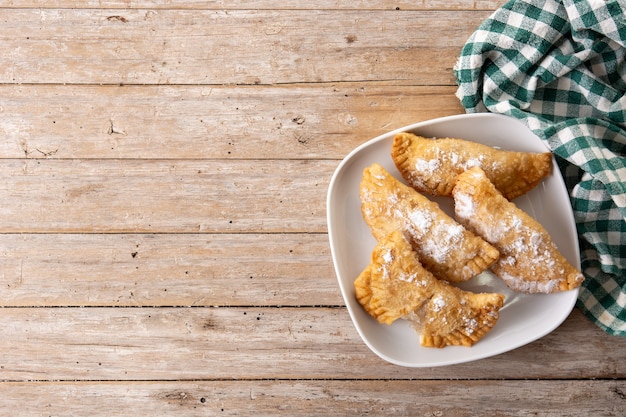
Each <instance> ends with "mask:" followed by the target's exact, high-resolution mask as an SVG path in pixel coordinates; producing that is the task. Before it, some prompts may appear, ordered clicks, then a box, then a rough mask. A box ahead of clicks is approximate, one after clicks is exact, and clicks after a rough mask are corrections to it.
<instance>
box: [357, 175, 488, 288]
mask: <svg viewBox="0 0 626 417" xmlns="http://www.w3.org/2000/svg"><path fill="white" fill-rule="evenodd" d="M360 193H361V212H362V214H363V219H364V220H365V222H366V223H367V225H368V226H369V227H370V230H371V231H372V234H373V235H374V237H375V238H376V240H380V239H383V238H384V237H385V236H387V235H388V234H389V233H391V232H392V231H394V230H399V231H401V232H403V233H404V234H405V236H406V238H407V239H408V240H409V241H410V242H411V245H412V246H413V249H414V250H415V251H416V252H417V253H418V255H419V257H420V260H421V262H422V263H423V264H424V266H425V267H426V268H427V269H428V270H430V271H431V272H432V273H433V274H435V275H436V276H437V277H438V278H440V279H444V280H446V281H450V282H461V281H467V280H468V279H470V278H472V277H474V276H475V275H477V274H479V273H481V272H482V271H484V270H485V269H487V268H488V267H489V266H490V265H491V264H493V262H494V261H495V260H496V259H497V258H498V256H499V253H498V251H497V250H496V249H495V248H494V247H493V246H491V245H490V244H489V243H487V242H485V241H484V240H483V239H481V238H480V237H478V236H476V235H474V234H473V233H471V232H470V231H469V230H467V229H465V228H464V227H463V226H462V225H460V224H459V223H457V222H456V221H455V220H454V219H453V218H451V217H450V216H448V215H447V214H446V213H444V211H443V210H441V209H440V208H439V206H438V205H437V203H435V202H433V201H430V200H429V199H428V198H427V197H425V196H423V195H421V194H420V193H418V192H417V191H415V190H414V189H413V188H411V187H409V186H407V185H405V184H403V183H401V182H400V181H399V180H397V179H396V178H395V177H393V176H392V175H391V174H389V172H387V171H386V170H385V169H384V168H383V167H382V166H380V165H378V164H373V165H372V166H370V167H368V168H366V169H365V170H364V172H363V178H362V180H361V188H360Z"/></svg>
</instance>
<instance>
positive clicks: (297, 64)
mask: <svg viewBox="0 0 626 417" xmlns="http://www.w3.org/2000/svg"><path fill="white" fill-rule="evenodd" d="M488 14H489V12H488V11H466V12H463V13H459V12H453V11H413V12H411V11H407V12H397V11H372V10H345V11H338V10H294V11H280V12H279V11H275V10H270V11H268V10H234V11H227V10H178V9H166V10H126V9H124V10H110V11H106V10H86V9H12V8H11V9H0V21H1V22H3V24H2V25H0V41H1V42H0V56H2V57H3V65H2V66H0V83H13V84H20V83H22V84H30V83H44V84H49V83H57V84H65V83H67V84H120V83H123V84H140V85H144V84H195V85H198V84H202V85H221V84H248V85H256V84H276V83H281V84H284V83H299V82H306V83H318V82H339V81H341V82H349V81H357V82H361V81H388V80H394V81H397V82H402V83H411V84H413V85H453V84H454V77H453V74H452V70H451V69H452V66H453V65H454V63H455V62H456V59H457V57H458V54H459V52H460V48H461V47H462V46H463V44H464V43H465V42H466V41H467V38H468V37H469V35H470V34H471V33H472V32H473V30H474V29H475V28H476V27H477V26H478V25H479V23H480V22H481V21H482V20H483V19H485V18H486V17H487V16H488ZM17 34H19V35H17ZM339 63H341V64H339Z"/></svg>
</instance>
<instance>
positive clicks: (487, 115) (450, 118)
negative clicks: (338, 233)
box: [326, 113, 580, 368]
mask: <svg viewBox="0 0 626 417" xmlns="http://www.w3.org/2000/svg"><path fill="white" fill-rule="evenodd" d="M481 118H484V119H506V121H507V122H512V123H514V122H517V123H519V125H520V127H522V128H524V129H526V130H528V131H529V132H530V133H532V134H533V135H534V136H535V137H537V136H536V135H535V134H534V133H533V132H532V131H531V130H530V129H529V128H528V126H526V125H525V124H523V123H522V122H521V121H520V120H519V119H515V118H513V117H511V116H507V115H502V114H496V113H467V114H457V115H451V116H444V117H439V118H435V119H429V120H424V121H420V122H416V123H412V124H409V125H406V126H403V127H399V128H397V129H394V130H391V131H388V132H385V133H383V134H380V135H378V136H376V137H374V138H372V139H369V140H367V141H365V142H364V143H362V144H360V145H358V146H357V147H355V148H354V149H352V150H351V151H350V152H349V153H348V154H347V155H346V156H345V157H344V158H343V159H342V160H341V161H340V163H339V164H338V166H337V167H336V169H335V171H334V172H333V175H332V176H331V179H330V182H329V186H328V193H327V197H326V208H327V210H326V211H327V213H326V217H327V228H328V238H329V242H330V250H331V257H332V261H333V267H334V270H335V276H336V279H337V281H338V284H339V288H340V291H341V294H342V297H343V299H344V300H343V301H344V303H345V305H346V309H347V310H348V313H349V315H350V319H351V321H352V324H353V325H354V327H355V329H356V330H357V332H358V334H359V336H360V338H361V340H362V341H363V342H364V343H365V345H366V346H368V348H369V349H370V350H371V351H372V352H373V353H375V354H376V355H377V356H379V357H380V358H382V359H384V360H385V361H387V362H390V363H392V364H395V365H399V366H403V367H410V368H422V367H439V366H448V365H455V364H460V363H467V362H473V361H477V360H481V359H485V358H489V357H493V356H497V355H500V354H502V353H505V352H509V351H512V350H515V349H518V348H520V347H522V346H525V345H527V344H529V343H532V342H534V341H536V340H539V339H541V338H542V337H545V336H546V335H548V334H550V333H552V332H553V331H554V330H555V329H556V328H558V327H559V326H560V325H561V324H562V323H563V322H564V321H565V320H566V319H567V317H568V316H569V315H570V314H571V312H572V311H573V309H574V307H575V305H576V301H577V298H578V293H579V291H580V288H577V289H573V290H569V291H564V293H571V300H570V302H569V304H567V305H565V306H564V308H563V310H562V314H561V316H560V317H558V318H557V319H555V320H554V322H553V323H552V326H549V327H547V328H546V330H544V331H543V332H540V333H538V334H536V335H531V336H528V337H526V338H524V339H522V340H520V341H518V342H517V343H514V344H511V345H510V346H509V345H506V346H502V347H501V348H499V349H493V350H490V351H487V352H484V353H483V354H476V355H475V356H473V357H471V358H467V359H464V358H459V359H457V360H455V359H454V358H452V359H447V360H439V361H431V362H424V363H415V362H407V361H403V360H399V359H396V358H393V357H390V356H388V355H386V354H384V353H382V352H380V351H379V350H378V349H377V348H376V347H375V346H373V344H372V343H371V341H370V340H369V339H368V338H367V337H365V335H364V334H363V331H362V329H361V327H360V325H359V322H358V320H357V319H356V317H355V312H354V311H353V308H352V305H351V304H350V303H349V302H348V297H349V296H351V294H347V293H346V288H344V285H343V282H342V280H341V276H340V272H339V270H340V268H339V264H338V262H339V261H338V259H337V256H336V252H337V248H336V247H335V242H334V238H333V237H334V233H333V230H334V220H332V219H331V218H332V216H333V213H332V210H330V208H331V204H332V201H333V196H334V195H333V192H334V191H335V189H336V186H337V181H338V180H339V178H340V176H341V174H342V172H343V171H344V170H345V168H346V166H347V165H348V164H349V163H350V162H352V160H353V159H354V158H355V156H357V155H358V154H360V153H361V152H363V150H364V149H366V148H369V147H371V146H373V145H375V144H377V143H378V142H380V141H382V140H387V139H389V138H390V137H393V136H394V135H395V134H397V133H401V132H406V131H413V130H417V129H420V128H423V127H425V126H432V125H436V124H441V123H448V122H451V121H452V122H453V121H457V120H459V119H481ZM538 140H539V141H540V142H541V143H542V145H543V146H544V147H545V149H546V151H550V149H549V147H548V145H547V144H546V143H545V142H544V141H542V140H541V139H540V138H538ZM553 164H555V162H554V161H553ZM555 174H556V175H555V176H556V177H557V178H556V180H557V181H558V182H559V185H560V186H561V187H563V189H564V190H565V191H566V193H567V188H566V187H565V182H564V179H563V176H562V174H561V173H560V171H558V172H556V173H555ZM568 206H569V208H570V210H569V213H568V215H569V217H571V220H572V222H573V219H574V217H573V209H572V207H571V204H569V205H568ZM574 227H575V223H574ZM574 232H576V230H574ZM576 234H577V232H576ZM572 244H573V245H575V250H574V254H575V256H576V262H577V263H578V264H580V248H579V243H578V239H576V240H575V241H574V242H572ZM574 293H575V295H574ZM454 348H461V349H468V348H467V347H456V346H450V347H447V348H446V349H454Z"/></svg>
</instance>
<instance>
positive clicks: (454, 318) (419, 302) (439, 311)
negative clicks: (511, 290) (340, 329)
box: [354, 231, 504, 348]
mask: <svg viewBox="0 0 626 417" xmlns="http://www.w3.org/2000/svg"><path fill="white" fill-rule="evenodd" d="M354 289H355V294H356V298H357V300H358V301H359V303H360V304H361V305H362V306H363V308H364V309H365V311H367V313H368V314H370V315H371V316H372V317H374V318H375V319H376V320H378V322H380V323H386V324H391V323H393V322H394V321H395V320H397V319H400V318H403V319H406V320H409V321H410V322H411V324H412V326H413V327H414V328H415V330H416V331H417V332H418V333H420V344H421V345H422V346H425V347H438V348H441V347H445V346H449V345H457V346H471V345H473V344H474V343H476V342H477V341H478V340H480V339H481V338H482V337H483V336H484V335H485V334H486V333H487V332H488V331H489V330H491V328H492V327H493V326H494V325H495V324H496V321H497V320H498V317H499V311H500V308H501V307H502V306H503V304H504V295H502V294H497V293H481V294H475V293H471V292H468V291H463V290H461V289H459V288H457V287H454V286H452V285H450V284H448V283H447V282H445V281H439V280H438V279H437V278H435V276H434V275H433V274H432V273H430V272H429V271H428V270H427V269H425V268H424V267H423V266H422V264H421V263H420V261H419V259H418V257H417V254H416V253H415V252H414V251H413V250H412V248H411V245H410V243H409V242H408V241H407V240H406V238H405V237H404V236H403V235H402V233H400V232H398V231H395V232H392V233H391V234H390V235H389V236H387V237H385V238H384V239H382V240H381V241H380V242H379V243H378V244H377V245H376V247H375V248H374V250H373V252H372V260H371V263H370V264H369V265H368V266H367V267H366V268H365V270H363V272H362V273H361V274H360V275H359V277H358V278H357V279H356V280H355V281H354Z"/></svg>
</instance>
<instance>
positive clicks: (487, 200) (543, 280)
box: [452, 167, 583, 293]
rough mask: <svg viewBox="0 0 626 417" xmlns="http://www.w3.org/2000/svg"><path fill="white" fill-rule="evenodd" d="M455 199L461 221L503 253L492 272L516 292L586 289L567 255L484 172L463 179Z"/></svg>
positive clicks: (469, 173) (474, 171)
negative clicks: (581, 285) (583, 287)
mask: <svg viewBox="0 0 626 417" xmlns="http://www.w3.org/2000/svg"><path fill="white" fill-rule="evenodd" d="M452 194H453V196H454V203H455V208H454V210H455V214H456V218H457V219H458V220H459V221H460V222H461V223H463V224H464V225H466V226H467V227H468V228H469V229H470V230H472V231H474V233H476V234H478V235H479V236H481V237H483V239H485V240H486V241H488V242H489V243H491V244H492V245H494V246H495V247H496V248H497V249H498V250H499V251H500V258H499V259H498V260H497V261H496V262H495V263H494V264H493V265H492V266H491V270H492V271H493V272H494V273H495V274H496V275H497V276H499V277H500V278H502V279H503V280H504V282H506V284H507V285H508V286H509V287H510V288H512V289H513V290H515V291H518V292H523V293H553V292H557V291H566V290H571V289H574V288H577V287H579V286H580V284H581V283H582V281H583V275H582V274H581V273H580V271H579V270H577V269H576V268H574V267H573V266H572V265H571V264H570V263H569V262H568V261H567V260H566V259H565V258H564V257H563V255H561V253H560V252H559V251H558V249H557V247H556V245H555V244H554V242H553V241H552V238H551V237H550V235H549V234H548V232H547V231H546V230H545V228H544V227H543V226H542V225H541V224H539V222H537V221H536V220H535V219H533V218H532V217H530V216H529V215H528V214H527V213H526V212H524V211H523V210H521V209H519V208H518V207H517V206H516V205H515V204H514V203H512V202H510V201H508V200H507V199H506V198H504V197H503V196H502V194H501V193H500V192H499V191H498V190H496V188H495V186H494V185H493V184H492V183H491V181H489V179H488V178H487V176H486V175H485V173H484V171H483V170H481V169H480V168H478V167H476V168H472V169H470V170H468V171H466V172H464V173H463V174H461V175H459V178H458V181H457V183H456V186H455V187H454V190H453V192H452Z"/></svg>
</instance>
